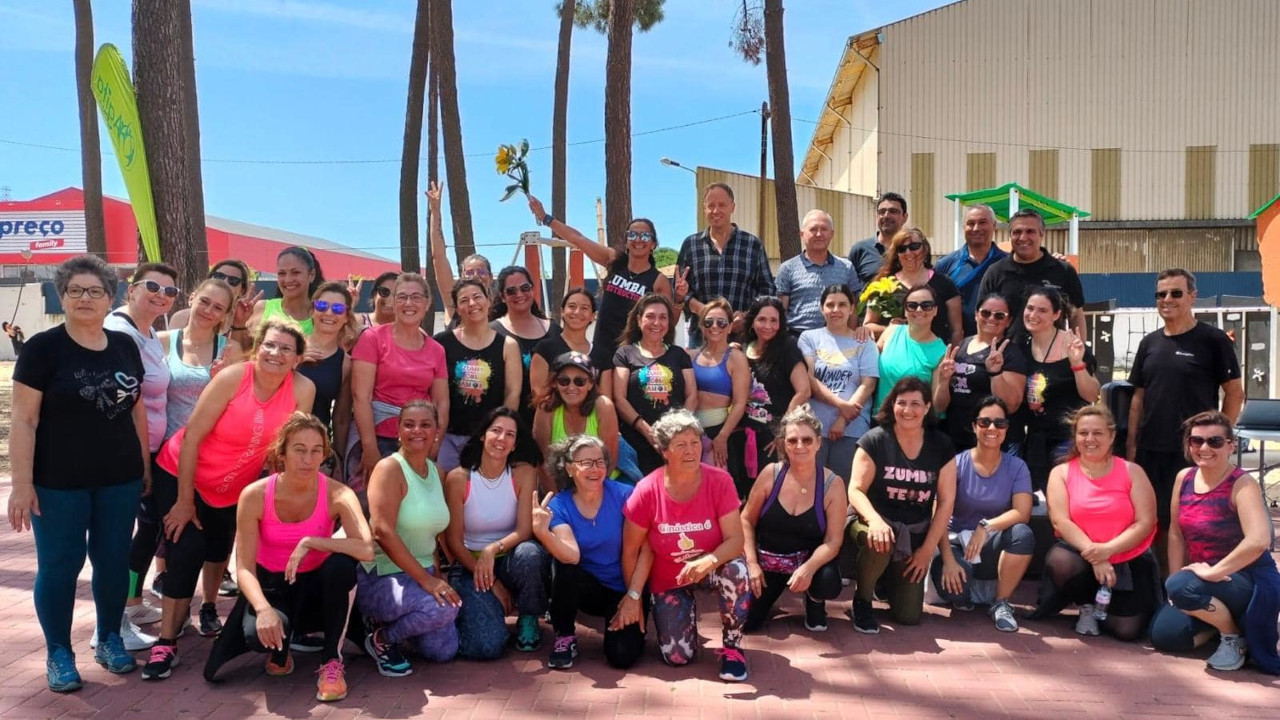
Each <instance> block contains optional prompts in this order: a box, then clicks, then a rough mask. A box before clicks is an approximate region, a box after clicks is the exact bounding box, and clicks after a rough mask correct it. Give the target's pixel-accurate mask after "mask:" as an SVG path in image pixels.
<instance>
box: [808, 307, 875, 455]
mask: <svg viewBox="0 0 1280 720" xmlns="http://www.w3.org/2000/svg"><path fill="white" fill-rule="evenodd" d="M821 302H822V317H823V319H824V320H826V323H827V324H826V327H821V328H817V329H814V330H806V331H804V332H803V333H801V335H800V352H801V354H802V355H804V359H805V363H806V364H808V366H809V367H810V368H812V371H813V374H812V376H811V377H810V381H809V383H810V388H811V390H812V393H813V400H812V402H811V404H810V407H811V408H812V410H813V414H814V415H815V416H817V418H818V420H819V421H820V422H821V423H822V428H823V429H824V430H825V431H826V432H825V433H824V434H822V436H821V440H822V443H821V445H820V447H819V448H818V450H817V461H818V465H819V466H820V467H825V468H827V469H828V470H830V471H831V472H834V473H844V474H846V475H847V474H848V473H849V468H850V467H851V466H852V465H853V454H854V451H855V450H857V449H858V438H860V437H862V434H863V433H865V432H866V431H867V430H870V429H871V424H870V422H869V420H870V417H871V413H870V412H864V409H865V408H866V406H867V405H869V404H870V403H871V401H872V399H873V398H875V395H876V381H877V380H876V379H877V378H878V377H879V375H880V352H879V351H878V350H876V344H875V342H873V341H871V340H870V339H867V340H858V338H857V337H855V336H854V333H853V330H850V329H849V316H850V315H851V314H853V313H854V312H855V310H854V294H853V291H852V290H850V289H849V286H847V285H831V286H829V287H827V288H826V289H825V290H823V291H822V299H821Z"/></svg>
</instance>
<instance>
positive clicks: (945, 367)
mask: <svg viewBox="0 0 1280 720" xmlns="http://www.w3.org/2000/svg"><path fill="white" fill-rule="evenodd" d="M959 351H960V348H959V346H957V345H948V346H947V354H946V355H943V356H942V364H941V365H939V366H938V382H939V383H945V382H949V381H950V380H951V376H952V375H955V374H956V353H957V352H959Z"/></svg>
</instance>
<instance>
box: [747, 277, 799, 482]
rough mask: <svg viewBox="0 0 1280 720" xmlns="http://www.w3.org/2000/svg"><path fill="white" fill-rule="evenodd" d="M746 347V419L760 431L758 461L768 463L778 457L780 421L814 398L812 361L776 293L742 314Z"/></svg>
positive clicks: (749, 429) (749, 428) (755, 431)
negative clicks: (790, 326) (790, 327)
mask: <svg viewBox="0 0 1280 720" xmlns="http://www.w3.org/2000/svg"><path fill="white" fill-rule="evenodd" d="M742 348H743V351H744V352H745V353H746V355H747V364H748V365H749V366H750V368H751V393H750V395H748V397H747V416H746V419H745V420H744V421H743V424H744V425H745V426H746V429H747V432H748V433H751V434H754V435H755V453H756V464H755V466H756V467H757V468H763V467H764V466H765V465H767V464H768V463H769V462H770V459H771V458H777V457H778V450H779V448H776V447H775V443H774V437H773V428H774V424H775V421H776V420H777V419H778V418H781V417H782V416H783V415H786V414H787V413H789V412H791V411H792V410H795V409H796V408H798V407H800V406H801V405H803V404H805V403H806V402H809V397H810V382H809V366H808V365H807V364H806V363H805V359H804V355H803V354H802V353H801V352H800V348H799V346H798V345H797V344H796V341H795V338H793V337H791V333H789V332H787V310H786V308H784V307H783V306H782V301H781V300H779V299H778V298H776V297H772V296H763V297H758V298H756V299H755V302H753V303H751V307H749V308H748V309H747V312H746V314H745V315H744V316H743V318H742Z"/></svg>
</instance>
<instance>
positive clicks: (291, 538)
mask: <svg viewBox="0 0 1280 720" xmlns="http://www.w3.org/2000/svg"><path fill="white" fill-rule="evenodd" d="M279 479H280V475H279V473H273V474H272V475H271V477H269V478H267V487H266V490H265V492H264V493H263V498H262V519H261V520H259V521H258V564H259V565H261V566H262V567H264V568H266V569H267V570H270V571H271V572H277V573H282V572H284V569H285V568H286V567H288V566H289V557H290V556H292V555H293V551H294V549H296V548H297V547H298V542H299V541H300V540H302V538H304V537H322V538H327V537H333V520H331V519H329V478H327V477H325V476H324V474H323V473H319V474H317V475H316V479H317V482H316V506H315V509H313V510H312V511H311V515H310V516H309V517H307V519H306V520H303V521H302V522H285V521H283V520H281V519H280V516H279V515H276V481H277V480H279ZM328 557H329V553H327V552H320V551H318V550H312V551H310V552H308V553H307V556H306V557H305V558H303V559H302V562H301V563H298V572H300V573H304V572H311V571H312V570H315V569H316V568H318V567H320V566H321V565H323V564H324V561H325V560H326V559H328Z"/></svg>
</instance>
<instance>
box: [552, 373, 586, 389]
mask: <svg viewBox="0 0 1280 720" xmlns="http://www.w3.org/2000/svg"><path fill="white" fill-rule="evenodd" d="M570 383H572V384H573V386H574V387H586V386H588V385H590V384H591V381H590V380H588V379H587V378H584V377H582V376H581V375H579V376H577V377H558V378H556V384H557V385H559V386H560V387H569V385H570Z"/></svg>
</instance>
